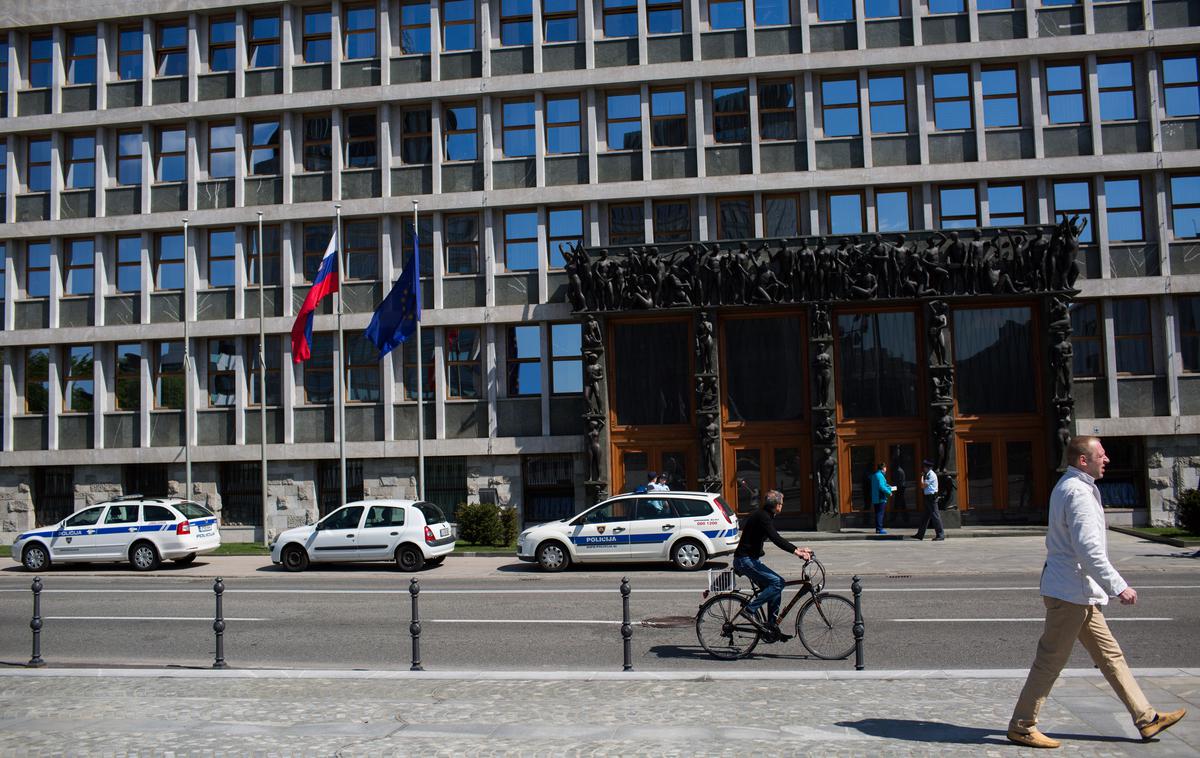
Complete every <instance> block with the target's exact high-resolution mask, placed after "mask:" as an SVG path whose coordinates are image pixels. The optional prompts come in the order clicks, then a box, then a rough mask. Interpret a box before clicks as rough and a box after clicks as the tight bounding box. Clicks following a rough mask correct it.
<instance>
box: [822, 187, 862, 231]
mask: <svg viewBox="0 0 1200 758" xmlns="http://www.w3.org/2000/svg"><path fill="white" fill-rule="evenodd" d="M825 218H826V219H827V225H828V227H829V233H830V234H862V233H863V232H864V231H865V230H866V228H867V204H866V200H865V197H864V195H863V193H862V191H861V190H856V191H852V192H830V193H827V194H826V195H825Z"/></svg>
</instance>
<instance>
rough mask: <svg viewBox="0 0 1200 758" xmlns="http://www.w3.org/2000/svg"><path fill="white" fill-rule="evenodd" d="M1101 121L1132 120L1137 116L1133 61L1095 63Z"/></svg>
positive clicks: (1119, 60) (1126, 59) (1121, 60)
mask: <svg viewBox="0 0 1200 758" xmlns="http://www.w3.org/2000/svg"><path fill="white" fill-rule="evenodd" d="M1096 83H1097V88H1098V90H1099V96H1100V120H1101V121H1132V120H1134V119H1136V118H1137V98H1135V97H1134V89H1133V61H1132V60H1130V59H1128V58H1125V59H1117V60H1102V61H1099V62H1097V64H1096Z"/></svg>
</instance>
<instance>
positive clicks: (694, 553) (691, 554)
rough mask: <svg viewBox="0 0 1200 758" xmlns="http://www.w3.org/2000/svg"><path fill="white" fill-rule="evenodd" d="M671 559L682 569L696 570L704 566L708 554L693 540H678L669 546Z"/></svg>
mask: <svg viewBox="0 0 1200 758" xmlns="http://www.w3.org/2000/svg"><path fill="white" fill-rule="evenodd" d="M671 560H672V561H673V562H674V563H675V565H676V566H678V567H679V568H681V569H683V570H684V571H698V570H700V569H701V568H704V562H705V561H707V560H708V556H707V555H706V554H705V552H704V546H703V545H701V544H700V543H699V542H696V541H695V540H680V541H679V542H676V543H675V547H673V548H671Z"/></svg>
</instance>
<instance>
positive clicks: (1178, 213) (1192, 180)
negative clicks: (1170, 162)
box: [1170, 174, 1200, 239]
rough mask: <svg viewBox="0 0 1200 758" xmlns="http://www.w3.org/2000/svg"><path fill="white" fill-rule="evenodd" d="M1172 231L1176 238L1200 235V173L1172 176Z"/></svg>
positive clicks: (1190, 237) (1192, 237) (1189, 237)
mask: <svg viewBox="0 0 1200 758" xmlns="http://www.w3.org/2000/svg"><path fill="white" fill-rule="evenodd" d="M1170 187H1171V231H1172V234H1173V235H1174V237H1175V239H1195V238H1197V237H1200V174H1192V175H1190V176H1172V177H1171V178H1170Z"/></svg>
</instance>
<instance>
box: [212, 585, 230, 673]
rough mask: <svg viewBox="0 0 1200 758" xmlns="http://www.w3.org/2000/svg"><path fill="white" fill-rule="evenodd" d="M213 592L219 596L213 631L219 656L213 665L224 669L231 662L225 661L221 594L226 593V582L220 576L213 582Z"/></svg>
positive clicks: (223, 617)
mask: <svg viewBox="0 0 1200 758" xmlns="http://www.w3.org/2000/svg"><path fill="white" fill-rule="evenodd" d="M213 593H214V594H215V595H216V596H217V616H216V618H214V619H213V631H214V632H215V633H216V635H217V657H216V660H214V661H213V665H212V667H213V668H215V669H223V668H227V667H228V665H229V664H227V663H225V616H224V614H223V613H222V611H221V595H223V594H225V583H224V582H222V581H221V577H219V576H218V577H217V580H216V581H215V582H213Z"/></svg>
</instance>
